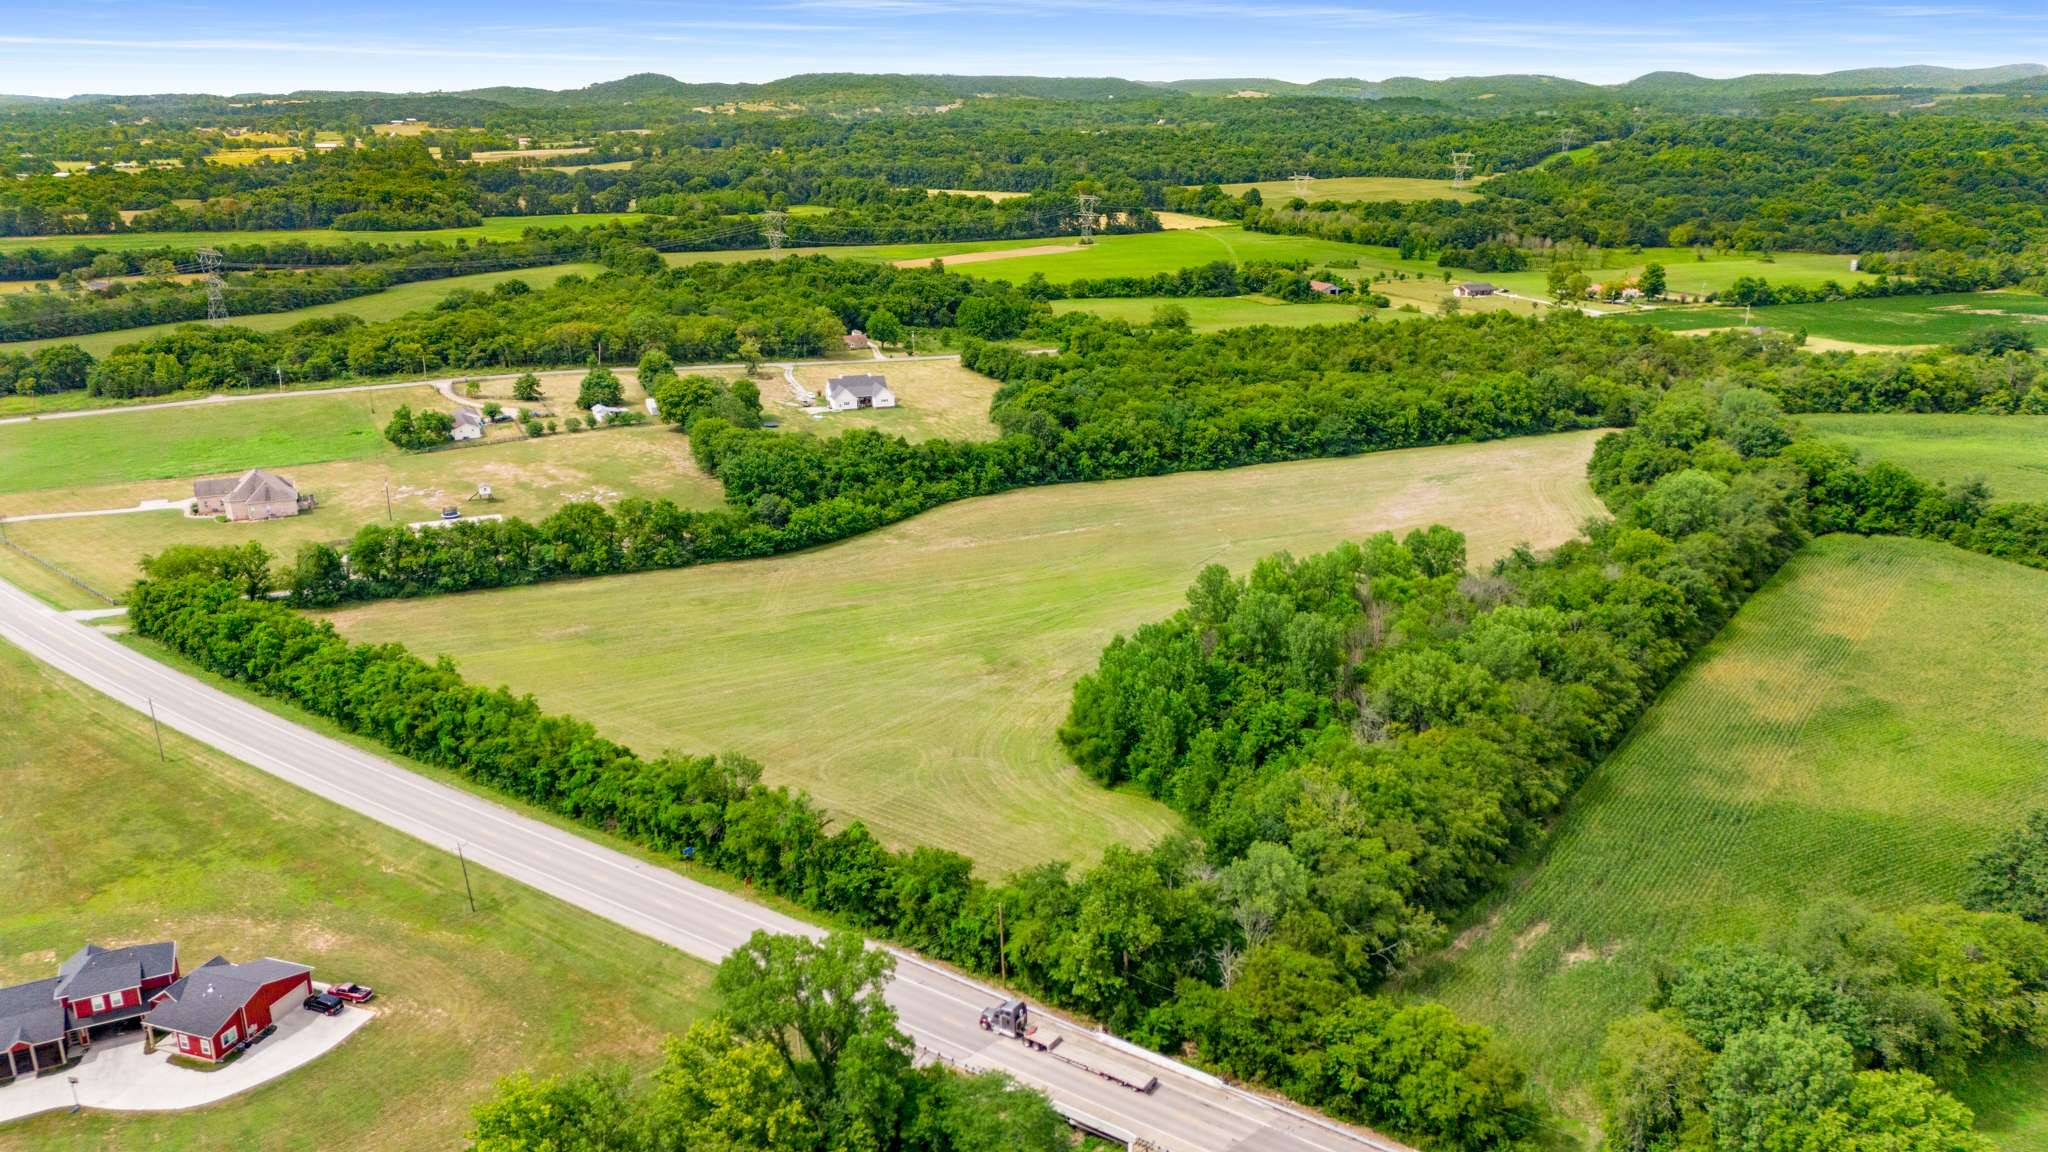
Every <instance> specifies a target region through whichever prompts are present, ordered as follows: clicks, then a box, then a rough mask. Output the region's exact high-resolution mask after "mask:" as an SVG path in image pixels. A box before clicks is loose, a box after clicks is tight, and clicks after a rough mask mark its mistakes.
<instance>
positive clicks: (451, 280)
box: [0, 263, 604, 356]
mask: <svg viewBox="0 0 2048 1152" xmlns="http://www.w3.org/2000/svg"><path fill="white" fill-rule="evenodd" d="M602 271H604V269H603V267H602V266H600V265H597V264H582V263H577V264H546V265H542V266H541V267H538V268H522V269H519V270H518V271H514V272H478V273H475V274H473V275H469V276H450V277H448V278H446V279H444V280H415V281H413V282H411V283H409V284H400V285H397V286H396V287H392V288H386V289H385V290H384V291H382V292H372V293H370V294H369V295H367V296H357V297H354V298H353V299H349V300H337V301H335V302H334V303H332V304H314V305H312V306H310V307H306V308H294V309H292V310H290V311H287V312H259V313H257V314H255V315H252V316H236V317H233V318H231V319H230V320H229V321H228V323H230V324H234V325H237V326H238V327H242V328H251V329H254V330H256V331H258V332H278V331H282V330H284V329H286V328H289V327H291V326H292V325H294V324H297V323H299V322H300V321H302V320H313V319H317V318H319V317H322V316H360V317H362V318H363V319H364V320H366V321H377V320H390V319H393V318H394V317H398V316H403V315H404V314H406V313H407V312H418V311H421V310H423V309H427V308H432V307H433V306H434V305H435V304H437V303H439V302H440V301H441V300H442V299H443V298H445V297H446V296H448V294H449V293H451V292H462V291H469V292H480V291H483V290H484V289H486V288H490V287H493V286H495V285H497V284H500V283H503V282H504V281H507V280H523V281H525V282H526V283H528V284H531V285H533V286H535V287H543V286H546V285H548V284H552V283H554V282H555V280H556V279H558V278H559V277H562V276H566V275H569V274H570V273H575V274H576V275H579V276H595V275H597V274H598V273H599V272H602ZM186 323H190V321H186ZM177 327H178V325H177V324H148V325H144V326H142V327H140V328H121V329H117V330H115V331H112V332H94V333H91V334H89V335H85V336H57V337H52V338H50V339H47V340H15V341H11V342H8V343H0V352H33V351H35V350H36V349H38V348H42V347H44V346H46V345H50V344H76V345H78V346H79V347H81V348H83V349H85V350H86V351H87V352H90V353H92V354H93V355H94V356H105V355H106V354H107V353H109V352H112V351H113V350H114V349H116V348H119V347H120V346H121V345H123V344H133V343H135V342H136V341H138V340H146V339H149V338H150V337H152V336H160V335H163V334H164V333H166V332H170V331H172V330H174V329H176V328H177Z"/></svg>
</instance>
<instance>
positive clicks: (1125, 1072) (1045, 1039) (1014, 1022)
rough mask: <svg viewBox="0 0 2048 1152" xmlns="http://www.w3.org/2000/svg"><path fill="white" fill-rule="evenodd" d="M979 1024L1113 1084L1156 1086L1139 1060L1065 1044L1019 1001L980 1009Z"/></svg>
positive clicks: (1137, 1088)
mask: <svg viewBox="0 0 2048 1152" xmlns="http://www.w3.org/2000/svg"><path fill="white" fill-rule="evenodd" d="M981 1027H982V1030H983V1031H985V1032H994V1033H997V1034H998V1035H1002V1036H1009V1037H1011V1038H1013V1039H1015V1040H1017V1041H1019V1042H1021V1043H1022V1044H1023V1045H1024V1046H1025V1047H1026V1048H1029V1049H1031V1050H1032V1051H1034V1052H1044V1053H1047V1054H1048V1055H1050V1056H1051V1057H1052V1058H1053V1059H1055V1060H1058V1061H1059V1062H1061V1063H1062V1064H1070V1065H1072V1066H1073V1067H1076V1068H1079V1069H1081V1070H1082V1071H1083V1072H1088V1073H1091V1074H1093V1075H1096V1076H1100V1077H1102V1078H1103V1079H1104V1080H1107V1081H1109V1082H1110V1083H1112V1084H1121V1085H1123V1086H1124V1087H1126V1088H1129V1089H1130V1090H1131V1091H1133V1092H1150V1091H1152V1090H1153V1089H1154V1088H1157V1087H1159V1077H1158V1076H1157V1075H1155V1074H1154V1073H1153V1071H1152V1069H1150V1068H1148V1067H1146V1066H1145V1064H1144V1063H1143V1062H1142V1061H1139V1060H1135V1059H1132V1058H1131V1057H1128V1056H1125V1055H1123V1054H1122V1053H1119V1052H1114V1051H1107V1050H1104V1049H1102V1048H1101V1047H1099V1046H1091V1047H1089V1048H1088V1049H1086V1050H1085V1051H1084V1050H1083V1049H1082V1048H1080V1047H1078V1046H1076V1045H1073V1044H1068V1043H1066V1039H1067V1038H1066V1036H1065V1034H1063V1033H1062V1032H1060V1030H1059V1029H1057V1028H1048V1027H1046V1026H1044V1025H1042V1024H1034V1023H1033V1022H1032V1019H1031V1008H1030V1006H1029V1005H1027V1004H1025V1003H1024V1002H1023V1001H1022V1000H1005V1001H1003V1002H1002V1003H1001V1004H998V1005H995V1006H994V1007H992V1008H985V1009H983V1010H982V1013H981Z"/></svg>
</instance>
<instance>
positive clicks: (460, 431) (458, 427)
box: [448, 407, 484, 440]
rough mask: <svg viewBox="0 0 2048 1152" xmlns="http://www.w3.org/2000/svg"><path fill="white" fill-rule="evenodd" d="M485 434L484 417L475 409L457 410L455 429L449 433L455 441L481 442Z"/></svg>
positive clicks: (460, 408)
mask: <svg viewBox="0 0 2048 1152" xmlns="http://www.w3.org/2000/svg"><path fill="white" fill-rule="evenodd" d="M483 434H484V416H483V413H481V412H478V411H477V410H476V409H474V408H462V407H458V408H456V409H455V427H454V428H452V429H450V430H449V432H448V435H449V438H450V439H454V440H480V439H482V438H483Z"/></svg>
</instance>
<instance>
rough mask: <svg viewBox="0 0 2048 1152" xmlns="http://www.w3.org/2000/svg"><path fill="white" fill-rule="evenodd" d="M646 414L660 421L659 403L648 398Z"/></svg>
mask: <svg viewBox="0 0 2048 1152" xmlns="http://www.w3.org/2000/svg"><path fill="white" fill-rule="evenodd" d="M647 414H648V415H649V416H652V417H654V418H655V419H656V420H659V419H661V401H659V400H656V399H655V398H654V397H652V396H649V397H648V398H647Z"/></svg>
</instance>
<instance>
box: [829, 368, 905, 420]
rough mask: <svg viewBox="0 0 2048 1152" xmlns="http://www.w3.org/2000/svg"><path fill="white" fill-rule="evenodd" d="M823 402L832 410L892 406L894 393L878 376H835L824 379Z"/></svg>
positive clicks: (844, 410)
mask: <svg viewBox="0 0 2048 1152" xmlns="http://www.w3.org/2000/svg"><path fill="white" fill-rule="evenodd" d="M825 404H826V406H827V407H829V408H831V409H832V411H834V412H850V411H852V410H853V409H855V408H894V407H895V406H896V394H895V393H894V392H891V391H889V382H888V381H887V380H884V379H882V378H881V377H880V376H876V375H873V374H866V375H861V376H835V377H833V378H832V379H830V380H827V381H825Z"/></svg>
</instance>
